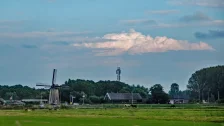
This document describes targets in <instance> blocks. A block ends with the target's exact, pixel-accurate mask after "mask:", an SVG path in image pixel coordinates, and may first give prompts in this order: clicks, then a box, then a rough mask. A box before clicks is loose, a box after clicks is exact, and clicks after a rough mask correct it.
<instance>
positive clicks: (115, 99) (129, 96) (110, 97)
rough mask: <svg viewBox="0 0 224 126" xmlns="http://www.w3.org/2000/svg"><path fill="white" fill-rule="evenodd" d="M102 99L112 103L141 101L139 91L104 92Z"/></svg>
mask: <svg viewBox="0 0 224 126" xmlns="http://www.w3.org/2000/svg"><path fill="white" fill-rule="evenodd" d="M104 100H106V101H108V102H112V103H132V102H133V103H136V102H142V97H141V95H140V94H139V93H106V95H105V97H104Z"/></svg>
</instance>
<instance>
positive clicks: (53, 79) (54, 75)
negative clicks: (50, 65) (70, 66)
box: [52, 69, 57, 86]
mask: <svg viewBox="0 0 224 126" xmlns="http://www.w3.org/2000/svg"><path fill="white" fill-rule="evenodd" d="M56 75H57V69H54V70H53V78H52V86H53V85H55V83H56Z"/></svg>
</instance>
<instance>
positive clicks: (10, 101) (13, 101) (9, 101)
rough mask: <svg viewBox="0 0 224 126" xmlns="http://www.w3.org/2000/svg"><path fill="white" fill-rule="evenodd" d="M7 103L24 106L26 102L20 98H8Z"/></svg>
mask: <svg viewBox="0 0 224 126" xmlns="http://www.w3.org/2000/svg"><path fill="white" fill-rule="evenodd" d="M5 105H15V106H24V105H25V103H24V102H22V101H20V100H6V103H5Z"/></svg>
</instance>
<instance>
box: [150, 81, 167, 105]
mask: <svg viewBox="0 0 224 126" xmlns="http://www.w3.org/2000/svg"><path fill="white" fill-rule="evenodd" d="M149 90H150V92H151V95H152V103H163V104H164V103H168V101H169V96H168V94H166V93H165V92H164V91H163V87H162V86H161V85H160V84H155V85H154V86H152V87H151V88H150V89H149Z"/></svg>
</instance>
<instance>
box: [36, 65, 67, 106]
mask: <svg viewBox="0 0 224 126" xmlns="http://www.w3.org/2000/svg"><path fill="white" fill-rule="evenodd" d="M56 75H57V69H54V70H53V77H52V84H51V85H48V84H44V83H37V84H36V86H42V87H45V88H50V93H49V101H48V103H49V104H51V105H58V104H60V100H59V88H68V86H59V85H58V84H56Z"/></svg>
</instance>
